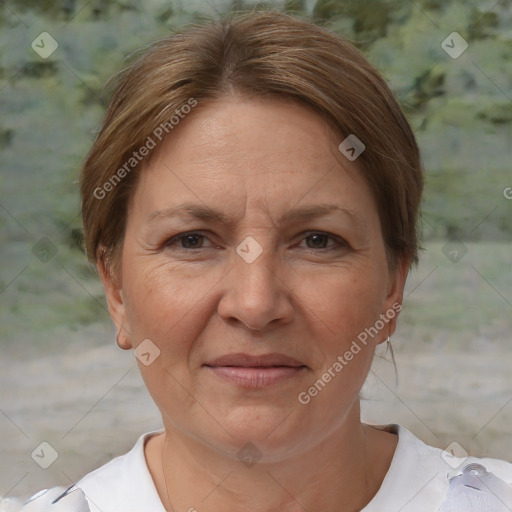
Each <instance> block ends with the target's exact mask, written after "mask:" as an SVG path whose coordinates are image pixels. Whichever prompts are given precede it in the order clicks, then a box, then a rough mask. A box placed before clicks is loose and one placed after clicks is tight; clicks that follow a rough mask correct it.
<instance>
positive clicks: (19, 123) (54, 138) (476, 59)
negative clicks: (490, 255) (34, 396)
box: [0, 0, 512, 334]
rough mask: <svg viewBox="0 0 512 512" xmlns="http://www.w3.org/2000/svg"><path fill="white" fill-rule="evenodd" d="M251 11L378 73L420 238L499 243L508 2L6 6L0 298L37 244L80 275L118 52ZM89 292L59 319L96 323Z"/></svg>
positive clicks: (511, 136)
mask: <svg viewBox="0 0 512 512" xmlns="http://www.w3.org/2000/svg"><path fill="white" fill-rule="evenodd" d="M212 6H213V7H212ZM255 7H258V8H269V7H270V8H278V9H280V10H284V11H286V12H289V13H291V14H294V15H299V16H307V17H310V18H311V19H313V20H314V21H315V22H316V23H318V24H321V25H323V26H326V27H327V28H330V29H332V30H334V31H336V32H338V33H340V34H342V35H344V36H345V37H347V38H349V39H351V40H352V41H354V43H355V44H356V45H357V46H358V47H359V48H360V49H361V50H362V51H363V52H364V53H365V54H366V55H367V56H368V58H369V59H370V61H371V62H372V63H373V64H374V65H375V66H376V67H377V68H378V69H380V70H381V72H382V73H383V75H384V76H385V78H386V80H387V81H388V83H389V84H390V87H391V88H392V89H393V91H394V92H395V93H396V95H397V98H398V100H399V102H400V103H401V105H402V107H403V109H404V111H405V112H406V115H407V116H408V119H409V121H410V123H411V124H412V126H413V128H414V129H415V132H416V134H417V137H418V141H419V144H420V147H421V150H422V155H423V161H424V167H425V171H426V177H427V183H426V190H425V197H424V204H423V234H424V238H425V239H426V240H428V239H446V238H460V239H462V240H465V241H478V240H489V241H505V240H510V236H511V234H512V214H511V210H512V201H507V200H506V199H505V198H504V196H503V189H504V188H505V187H507V186H512V173H511V161H512V158H511V151H512V150H511V148H512V131H511V126H512V124H511V121H512V65H511V63H512V30H511V28H512V3H511V2H510V1H508V2H507V1H498V2H496V1H495V0H493V1H490V2H488V1H475V0H470V1H462V0H443V1H441V0H415V1H411V2H402V1H399V0H358V1H344V0H317V1H316V2H315V1H308V0H286V1H279V2H277V1H276V2H250V1H244V0H232V1H225V2H220V1H217V2H214V0H209V2H206V1H201V0H195V1H193V0H188V1H187V0H183V1H181V2H180V1H178V0H176V1H165V0H148V1H145V2H136V1H135V0H91V1H88V0H82V1H80V0H16V2H14V1H13V0H10V1H9V0H8V1H4V2H2V4H1V5H0V49H1V53H0V155H1V160H0V166H1V176H0V207H1V208H0V243H1V251H2V261H3V263H4V269H3V270H2V273H1V274H0V289H2V287H5V286H7V285H9V282H10V280H11V279H12V277H14V275H15V274H16V273H17V272H18V271H21V270H22V268H23V267H24V266H28V267H30V268H29V269H28V270H27V271H26V272H25V273H24V276H22V278H20V279H21V280H22V281H23V280H27V281H30V280H31V279H34V277H32V278H31V277H29V276H30V275H31V272H35V271H34V270H33V269H32V267H31V266H33V265H34V262H35V264H36V265H40V264H41V263H40V262H38V261H36V260H34V257H33V255H32V254H31V251H30V248H31V247H32V246H33V244H34V243H36V242H37V240H38V239H39V238H41V237H42V236H47V237H49V238H50V239H51V240H52V241H53V242H54V243H55V244H56V245H57V246H58V247H59V252H58V254H57V256H56V257H55V259H54V260H52V262H50V263H51V264H52V265H54V266H55V268H59V267H58V266H59V265H60V268H62V267H63V268H66V269H68V270H69V271H70V272H71V273H72V274H73V275H85V274H87V272H88V270H87V265H86V264H85V259H84V257H83V254H82V252H83V244H82V237H81V224H80V217H79V197H78V184H77V171H78V168H79V165H80V162H81V160H82V159H83V157H84V156H85V154H86V152H87V150H88V149H89V147H90V145H91V142H92V140H93V138H94V134H95V133H96V131H97V130H98V128H99V126H100V123H101V119H102V115H103V111H104V107H105V105H106V101H107V99H108V93H109V90H108V87H107V89H105V88H104V84H105V83H106V82H107V80H108V78H109V77H111V76H112V75H113V74H114V73H115V72H116V71H118V70H120V69H122V68H123V67H125V66H126V63H127V60H126V59H127V56H129V55H130V54H132V52H134V50H136V49H138V48H140V47H142V46H143V45H145V44H147V43H149V42H151V41H153V40H155V39H158V38H160V37H162V36H165V35H167V34H168V33H169V32H170V31H172V30H173V29H175V28H178V27H181V26H183V25H184V24H187V23H190V22H193V21H196V20H198V19H201V18H203V17H204V16H205V15H212V14H214V12H215V11H219V12H227V11H232V10H242V11H243V10H249V9H253V8H255ZM453 31H456V32H458V33H459V34H460V35H461V36H462V37H464V38H465V39H466V40H467V42H468V44H469V48H468V50H467V51H466V52H465V53H464V54H462V55H461V56H460V57H459V58H457V59H452V58H451V57H450V56H448V55H447V54H446V53H445V52H444V51H443V49H442V48H441V43H442V41H443V40H444V39H445V38H446V37H447V36H448V35H449V34H451V33H452V32H453ZM42 32H48V33H50V34H51V35H52V37H53V38H55V40H56V41H57V42H58V44H59V47H58V49H57V51H56V52H55V53H54V54H53V55H51V56H50V57H49V58H48V59H43V58H41V57H40V56H39V55H38V54H36V52H35V51H34V50H33V49H32V48H31V43H32V41H33V40H34V39H35V38H36V37H38V36H39V34H41V33H42ZM27 255H28V256H27ZM55 262H58V263H55ZM47 268H48V269H49V268H50V266H48V267H47ZM13 269H15V270H13ZM55 271H57V270H55ZM48 272H49V270H48ZM84 280H85V278H84ZM84 282H85V281H84ZM91 282H92V281H91ZM91 286H92V287H93V285H91ZM29 289H30V286H29ZM46 292H47V291H46ZM33 293H34V294H35V296H39V297H40V298H42V297H43V295H44V293H43V291H42V290H36V289H35V288H34V289H33ZM90 294H91V295H90V297H89V299H87V300H90V304H89V306H88V307H85V308H84V307H83V304H81V305H80V306H78V305H77V306H76V309H77V311H76V312H75V313H73V312H72V311H69V310H67V309H66V315H68V318H69V319H70V322H71V323H72V322H73V319H74V321H76V322H77V323H81V322H86V321H90V319H91V317H92V316H94V314H93V313H92V312H94V311H95V310H96V309H95V308H96V302H95V301H98V300H101V299H100V298H99V297H100V296H101V290H100V289H95V290H94V292H90ZM4 300H7V299H4ZM16 300H17V299H16V298H15V297H13V298H12V300H9V301H8V302H9V303H10V307H11V312H12V311H14V310H15V308H16ZM40 300H42V299H40ZM13 308H14V309H13ZM7 310H8V308H7V309H6V310H5V311H7ZM0 320H2V318H0ZM0 324H3V321H0ZM0 334H1V332H0Z"/></svg>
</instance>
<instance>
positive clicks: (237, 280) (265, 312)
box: [217, 242, 294, 331]
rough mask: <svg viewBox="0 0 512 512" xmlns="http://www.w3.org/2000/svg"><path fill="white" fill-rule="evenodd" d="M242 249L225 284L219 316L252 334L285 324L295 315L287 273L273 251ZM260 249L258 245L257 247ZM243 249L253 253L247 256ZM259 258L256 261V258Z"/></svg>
mask: <svg viewBox="0 0 512 512" xmlns="http://www.w3.org/2000/svg"><path fill="white" fill-rule="evenodd" d="M254 245H256V244H254V242H253V245H251V244H250V243H249V245H246V246H243V245H242V244H241V246H239V248H238V251H237V252H234V254H233V258H234V262H233V268H232V270H231V271H230V272H229V273H228V275H227V276H226V279H225V280H224V287H225V288H224V290H223V294H222V297H221V299H220V301H219V304H218V308H217V312H218V314H219V316H220V317H221V318H222V319H223V320H224V321H226V322H228V323H231V324H237V323H238V324H243V325H244V326H246V327H247V328H249V329H251V330H258V331H260V330H264V329H266V328H268V326H269V325H270V324H272V325H273V326H274V325H278V324H285V323H288V322H290V321H291V320H292V318H293V314H294V307H293V297H294V295H293V292H292V289H291V283H290V282H287V281H288V279H287V277H286V269H284V268H283V265H282V262H280V261H279V256H278V255H277V254H276V253H275V251H272V250H271V249H264V248H263V247H262V246H259V250H258V251H257V253H254V251H255V247H254ZM258 245H259V244H258ZM243 249H249V251H252V254H250V252H247V255H249V254H250V255H249V256H248V257H247V256H246V254H244V251H243ZM258 252H260V254H259V255H258V256H257V257H256V258H255V259H253V258H254V256H255V254H258Z"/></svg>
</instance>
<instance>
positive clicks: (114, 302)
mask: <svg viewBox="0 0 512 512" xmlns="http://www.w3.org/2000/svg"><path fill="white" fill-rule="evenodd" d="M104 255H105V251H102V252H101V257H100V258H98V262H97V268H98V273H99V276H100V279H101V281H102V283H103V288H104V290H105V297H106V299H107V304H108V311H109V314H110V318H111V319H112V322H113V323H114V327H115V329H116V342H117V344H118V346H119V348H122V349H123V350H129V349H131V348H132V342H131V336H130V333H129V330H128V328H127V318H126V307H125V301H124V298H123V287H122V276H121V275H118V274H120V273H119V272H116V271H114V270H113V269H112V266H111V265H109V264H108V263H107V261H106V258H105V257H104Z"/></svg>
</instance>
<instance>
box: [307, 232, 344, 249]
mask: <svg viewBox="0 0 512 512" xmlns="http://www.w3.org/2000/svg"><path fill="white" fill-rule="evenodd" d="M303 240H305V241H306V245H307V247H306V248H307V249H323V250H327V251H328V250H336V249H341V248H347V247H349V245H348V243H347V242H346V241H345V240H343V238H340V237H339V236H336V235H331V234H329V233H323V232H321V231H317V232H311V233H309V234H307V235H306V236H305V237H304V238H303ZM329 240H331V241H332V242H333V243H331V244H330V245H327V244H328V243H329Z"/></svg>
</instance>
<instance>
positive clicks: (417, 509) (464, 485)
mask: <svg viewBox="0 0 512 512" xmlns="http://www.w3.org/2000/svg"><path fill="white" fill-rule="evenodd" d="M377 428H382V429H384V430H387V431H390V432H393V433H395V434H397V435H398V445H397V448H396V451H395V454H394V457H393V460H392V462H391V465H390V468H389V470H388V473H387V475H386V477H385V479H384V481H383V483H382V486H381V489H380V490H379V492H378V493H377V495H376V496H375V498H374V499H373V500H372V501H371V502H370V504H369V505H368V508H365V509H364V512H373V511H377V510H379V509H380V510H382V509H384V510H386V509H390V507H392V508H396V507H398V510H402V512H409V511H410V512H413V511H414V512H452V511H453V512H455V511H458V512H460V510H466V509H467V510H472V511H474V512H490V511H493V512H501V510H504V511H510V510H511V509H512V464H511V463H509V462H506V461H503V460H498V459H491V458H478V457H460V456H459V457H458V456H457V455H461V453H457V450H456V449H454V450H442V449H439V448H436V447H434V446H430V445H428V444H426V443H424V442H423V441H421V440H420V439H418V438H417V437H416V436H414V435H413V434H412V433H411V432H409V431H408V430H407V429H405V428H404V427H402V426H399V425H385V426H377ZM454 446H455V447H456V445H454ZM460 451H462V450H460ZM454 452H455V455H454ZM504 503H505V504H506V508H504V509H502V508H499V507H501V506H503V505H502V504H504Z"/></svg>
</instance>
